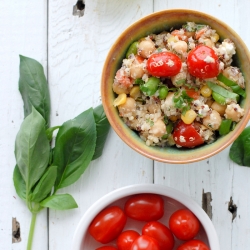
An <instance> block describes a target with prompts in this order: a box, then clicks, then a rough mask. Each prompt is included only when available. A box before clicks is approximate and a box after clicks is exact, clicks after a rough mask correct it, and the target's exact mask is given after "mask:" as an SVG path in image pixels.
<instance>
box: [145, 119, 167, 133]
mask: <svg viewBox="0 0 250 250" xmlns="http://www.w3.org/2000/svg"><path fill="white" fill-rule="evenodd" d="M149 133H150V134H152V135H154V136H156V137H162V136H163V135H164V134H166V125H165V123H164V122H163V121H162V120H161V119H159V120H157V121H156V122H155V123H154V125H153V126H152V127H151V129H150V131H149Z"/></svg>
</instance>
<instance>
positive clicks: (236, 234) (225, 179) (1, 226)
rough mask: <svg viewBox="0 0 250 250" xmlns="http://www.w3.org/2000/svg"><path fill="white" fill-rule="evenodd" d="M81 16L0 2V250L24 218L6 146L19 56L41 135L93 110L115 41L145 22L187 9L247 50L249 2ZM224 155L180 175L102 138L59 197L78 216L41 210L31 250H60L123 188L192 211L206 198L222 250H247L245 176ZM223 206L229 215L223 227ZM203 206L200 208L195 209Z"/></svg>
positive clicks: (16, 117)
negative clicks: (44, 97) (28, 68)
mask: <svg viewBox="0 0 250 250" xmlns="http://www.w3.org/2000/svg"><path fill="white" fill-rule="evenodd" d="M85 3H86V8H85V13H84V16H82V17H78V16H73V15H72V10H73V5H75V4H76V0H50V1H48V0H37V1H32V0H21V1H20V0H19V1H17V0H12V1H3V0H2V1H1V2H0V95H1V99H0V100H1V105H0V114H1V122H0V126H1V128H0V154H1V156H0V159H1V161H0V162H1V166H0V171H1V172H0V201H1V208H0V211H1V212H0V249H1V250H8V249H14V250H23V249H25V248H26V242H27V237H28V232H29V225H30V218H31V216H30V212H29V211H28V210H27V208H26V206H25V204H24V203H23V202H22V201H21V200H20V198H18V196H17V195H16V193H15V190H14V187H13V182H12V173H13V168H14V165H15V157H14V141H15V136H16V134H17V131H18V130H19V127H20V124H21V122H22V120H23V107H22V100H21V96H20V94H19V91H18V78H19V54H22V55H25V56H28V57H32V58H34V59H36V60H38V61H39V62H41V63H42V65H43V66H44V68H45V69H46V75H47V78H48V82H49V88H50V93H51V100H52V103H51V106H52V111H51V125H52V126H54V125H60V124H62V123H63V122H64V121H66V120H68V119H71V118H73V117H75V116H76V115H78V114H79V113H81V112H82V111H83V110H86V109H87V108H89V107H91V106H93V107H95V106H97V105H98V104H100V78H101V72H102V66H103V63H104V60H105V57H106V55H107V53H108V50H109V48H110V47H111V45H112V43H113V42H114V41H115V39H116V38H117V37H118V35H119V34H120V33H121V32H122V31H123V30H124V29H125V28H126V27H127V26H128V25H130V24H132V23H133V22H134V21H136V20H138V19H139V18H141V17H144V16H145V15H147V14H150V13H152V12H155V11H158V10H162V9H170V8H189V9H195V10H199V11H203V12H206V13H208V14H211V15H213V16H215V17H217V18H219V19H221V20H222V21H224V22H226V23H227V24H229V25H230V26H231V27H232V28H233V29H234V30H235V31H236V32H237V33H238V34H239V35H240V36H241V37H242V38H243V39H244V40H245V42H246V44H247V45H248V47H249V48H250V32H249V24H250V15H249V9H250V1H249V0H213V1H200V0H189V1H187V0H175V1H170V0H133V1H132V0H125V1H121V0H86V2H85ZM228 151H229V148H228V149H226V150H224V151H223V152H221V153H220V154H218V155H217V156H214V157H212V158H210V159H207V160H204V161H202V162H199V163H193V164H187V165H171V164H163V163H159V162H155V161H152V160H150V159H147V158H145V157H143V156H142V155H139V154H138V153H136V152H134V151H133V150H132V149H130V148H129V147H128V146H127V145H125V144H124V143H123V142H122V141H121V140H120V138H119V137H118V136H117V135H116V134H115V132H114V131H113V130H111V131H110V133H109V135H108V138H107V142H106V146H105V149H104V152H103V155H102V157H100V158H99V159H97V160H95V161H93V162H92V163H91V164H90V165H89V167H88V169H87V170H86V171H85V173H84V174H83V175H82V177H81V178H80V179H79V180H78V181H77V182H76V183H75V184H74V185H72V186H69V187H67V188H65V189H64V190H62V191H63V192H68V193H70V194H72V195H73V196H74V198H75V199H76V201H77V203H78V205H79V208H78V209H74V210H68V211H53V210H43V211H42V212H41V213H40V214H39V215H38V218H37V225H36V231H35V237H34V244H33V246H34V248H33V249H36V250H45V249H51V250H68V249H70V246H71V241H72V237H73V234H74V231H75V228H76V226H77V224H78V221H79V220H80V218H81V216H82V215H83V214H84V212H85V211H86V210H87V209H88V208H89V207H90V205H91V204H93V203H94V202H95V201H96V200H97V199H99V198H100V197H102V196H103V195H104V194H106V193H108V192H110V191H112V190H114V189H117V188H119V187H123V186H126V185H130V184H135V183H158V184H163V185H167V186H170V187H173V188H176V189H178V190H180V191H182V192H184V193H186V194H188V195H189V196H191V197H192V198H193V199H194V200H195V201H196V202H197V203H198V204H200V205H201V206H202V203H204V202H202V200H203V197H205V195H203V193H205V194H206V193H211V196H212V201H211V203H209V204H208V205H211V207H212V222H213V224H214V226H215V228H216V230H217V233H218V237H219V240H220V244H221V249H222V250H247V249H250V192H249V190H250V169H249V168H245V167H241V166H238V165H236V164H234V163H233V162H231V161H230V160H229V157H228ZM230 199H231V200H232V204H234V205H235V206H237V214H236V217H235V218H234V220H232V213H230V212H229V211H228V206H229V202H230ZM203 205H204V204H203ZM12 218H16V220H17V221H18V222H19V223H20V227H21V241H20V242H18V243H12Z"/></svg>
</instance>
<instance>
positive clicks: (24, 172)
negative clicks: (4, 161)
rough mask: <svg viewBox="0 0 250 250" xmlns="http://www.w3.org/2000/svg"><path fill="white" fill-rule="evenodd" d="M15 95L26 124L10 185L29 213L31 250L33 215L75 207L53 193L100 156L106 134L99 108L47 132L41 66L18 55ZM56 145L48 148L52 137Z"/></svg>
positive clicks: (71, 200)
mask: <svg viewBox="0 0 250 250" xmlns="http://www.w3.org/2000/svg"><path fill="white" fill-rule="evenodd" d="M19 90H20V93H21V95H22V98H23V102H24V115H25V119H24V121H23V122H22V124H21V127H20V130H19V132H18V134H17V136H16V141H15V157H16V166H15V168H14V172H13V182H14V186H15V189H16V192H17V194H18V196H19V197H20V198H21V199H22V200H24V201H25V202H26V204H27V207H28V208H29V210H30V211H31V213H32V220H31V225H30V233H29V239H28V243H27V250H29V249H31V246H32V239H33V234H34V228H35V221H36V215H37V213H38V212H39V211H40V210H42V209H43V208H51V209H56V210H66V209H73V208H77V207H78V206H77V203H76V201H75V200H74V198H73V197H72V196H71V195H70V194H57V191H58V190H59V189H61V188H64V187H67V186H69V185H71V184H73V183H74V182H76V181H77V180H78V179H79V178H80V176H81V175H82V174H83V173H84V171H85V170H86V168H87V167H88V165H89V163H90V162H91V161H92V160H95V159H97V158H98V157H100V156H101V154H102V151H103V148H104V144H105V141H106V138H107V135H108V132H109V128H110V125H109V122H108V120H107V118H106V115H105V113H104V110H103V106H102V105H99V106H98V107H96V108H94V109H93V108H89V109H88V110H86V111H84V112H82V113H81V114H80V115H78V116H77V117H75V118H74V119H71V120H69V121H66V122H64V123H63V124H62V125H61V126H55V127H49V117H50V96H49V89H48V84H47V80H46V77H45V75H44V70H43V67H42V65H41V64H40V63H39V62H37V61H36V60H34V59H31V58H28V57H24V56H20V78H19ZM57 129H58V133H57V135H56V136H55V146H54V147H53V146H52V144H51V140H52V138H53V132H54V131H55V130H57Z"/></svg>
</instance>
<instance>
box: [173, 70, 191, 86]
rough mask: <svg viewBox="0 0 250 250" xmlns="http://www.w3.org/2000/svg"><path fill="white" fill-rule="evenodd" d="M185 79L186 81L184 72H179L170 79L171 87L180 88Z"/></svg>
mask: <svg viewBox="0 0 250 250" xmlns="http://www.w3.org/2000/svg"><path fill="white" fill-rule="evenodd" d="M186 79H187V72H186V71H181V72H180V73H178V74H177V75H175V76H172V77H171V81H172V83H173V85H174V86H176V87H180V86H182V85H183V83H184V82H185V80H186Z"/></svg>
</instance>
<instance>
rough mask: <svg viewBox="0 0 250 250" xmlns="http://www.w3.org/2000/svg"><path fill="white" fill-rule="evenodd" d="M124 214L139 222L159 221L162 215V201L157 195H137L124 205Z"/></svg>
mask: <svg viewBox="0 0 250 250" xmlns="http://www.w3.org/2000/svg"><path fill="white" fill-rule="evenodd" d="M124 211H125V214H126V215H127V216H128V217H130V218H132V219H135V220H139V221H153V220H159V219H160V218H161V217H162V216H163V214H164V201H163V199H162V197H161V196H160V195H157V194H138V195H134V196H132V197H130V198H129V199H128V200H127V202H126V203H125V207H124Z"/></svg>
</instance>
